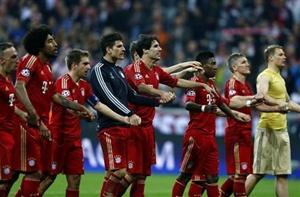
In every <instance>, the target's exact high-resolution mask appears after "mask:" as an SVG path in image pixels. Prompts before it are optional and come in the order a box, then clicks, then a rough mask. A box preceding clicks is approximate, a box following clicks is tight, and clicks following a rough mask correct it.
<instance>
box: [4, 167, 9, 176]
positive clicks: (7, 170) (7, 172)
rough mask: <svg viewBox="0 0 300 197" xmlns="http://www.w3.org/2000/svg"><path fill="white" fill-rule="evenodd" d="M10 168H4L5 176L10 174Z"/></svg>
mask: <svg viewBox="0 0 300 197" xmlns="http://www.w3.org/2000/svg"><path fill="white" fill-rule="evenodd" d="M10 172H11V171H10V168H9V167H8V166H3V174H6V175H8V174H10Z"/></svg>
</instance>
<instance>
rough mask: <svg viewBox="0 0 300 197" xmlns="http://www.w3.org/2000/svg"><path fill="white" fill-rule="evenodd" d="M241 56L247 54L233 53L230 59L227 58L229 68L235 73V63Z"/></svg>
mask: <svg viewBox="0 0 300 197" xmlns="http://www.w3.org/2000/svg"><path fill="white" fill-rule="evenodd" d="M241 57H246V56H245V55H243V54H241V53H232V54H231V55H230V56H229V58H228V60H227V65H228V67H229V70H230V71H231V72H232V73H233V68H232V67H233V65H234V64H235V62H236V60H238V59H240V58H241Z"/></svg>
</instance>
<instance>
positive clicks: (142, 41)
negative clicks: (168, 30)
mask: <svg viewBox="0 0 300 197" xmlns="http://www.w3.org/2000/svg"><path fill="white" fill-rule="evenodd" d="M154 40H156V41H157V42H158V43H159V39H158V38H157V37H156V36H154V35H146V34H141V35H140V37H139V39H138V41H137V47H136V52H137V54H138V55H139V56H140V57H142V56H143V54H144V52H143V49H150V48H151V45H152V42H153V41H154Z"/></svg>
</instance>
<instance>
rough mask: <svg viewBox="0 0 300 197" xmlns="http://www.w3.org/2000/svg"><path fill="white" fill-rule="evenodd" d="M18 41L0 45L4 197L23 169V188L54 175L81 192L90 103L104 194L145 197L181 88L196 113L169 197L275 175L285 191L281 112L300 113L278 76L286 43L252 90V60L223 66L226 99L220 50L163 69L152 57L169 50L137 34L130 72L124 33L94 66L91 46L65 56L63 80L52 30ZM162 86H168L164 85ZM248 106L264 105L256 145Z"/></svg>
mask: <svg viewBox="0 0 300 197" xmlns="http://www.w3.org/2000/svg"><path fill="white" fill-rule="evenodd" d="M23 46H24V48H25V50H26V52H27V54H26V55H24V56H23V57H21V58H20V59H18V53H17V51H16V49H15V47H14V45H13V44H12V43H10V42H2V43H0V95H1V97H0V107H1V111H0V168H1V170H0V197H5V196H8V194H9V192H10V189H11V187H12V185H13V184H14V183H15V182H16V180H17V179H18V177H19V175H20V174H24V176H23V180H22V181H21V185H20V187H19V190H18V191H17V193H16V196H18V197H21V196H24V197H31V196H43V194H44V193H45V192H46V190H47V189H48V188H49V187H50V186H51V184H52V183H53V182H54V181H55V178H56V176H57V175H58V174H59V173H63V174H65V175H66V178H67V188H66V191H65V195H66V196H68V197H73V196H74V197H75V196H79V185H80V177H81V175H82V174H83V173H84V169H83V152H82V147H81V139H80V136H81V133H80V132H81V129H80V119H81V118H84V119H87V120H90V121H92V120H94V119H95V115H94V113H93V112H92V111H91V109H90V108H88V107H86V106H85V104H88V105H90V106H91V107H92V108H94V109H95V110H96V111H97V122H98V133H97V138H98V140H99V142H100V144H101V147H102V151H103V157H104V163H105V170H106V175H105V177H104V180H102V183H101V184H102V186H101V189H100V191H99V195H100V196H101V197H102V196H105V197H118V196H122V195H123V194H124V193H125V192H126V190H127V188H129V186H131V187H130V192H129V193H130V196H133V197H142V196H145V194H144V188H145V181H146V178H147V177H148V176H150V175H151V166H152V165H154V164H155V163H156V155H155V152H156V151H155V133H154V128H153V118H154V115H155V107H156V106H159V105H163V104H166V103H170V102H172V101H173V100H174V99H175V93H174V92H173V89H171V88H174V87H178V88H185V89H186V94H185V108H186V110H188V111H189V116H190V121H189V123H188V126H187V128H186V131H185V134H184V137H183V146H182V160H181V166H180V172H179V175H178V177H177V178H176V180H175V181H174V185H173V188H172V194H171V195H172V196H173V197H180V196H183V193H184V190H185V187H186V185H187V184H188V183H189V182H191V184H190V186H189V190H188V195H189V196H195V197H196V196H197V197H198V196H202V194H203V193H204V192H206V193H207V196H209V197H218V196H220V197H223V196H230V195H232V194H233V195H234V196H250V193H251V191H252V190H253V189H254V187H255V185H256V184H257V183H258V182H259V181H260V180H261V179H262V178H263V177H264V176H265V175H266V174H271V175H275V177H276V179H275V181H276V184H275V193H276V196H279V197H287V196H288V175H289V174H291V152H290V141H289V135H288V132H287V115H286V114H287V113H288V112H290V111H292V112H300V106H299V105H298V104H296V103H295V102H293V101H291V100H290V99H289V95H288V93H287V91H286V87H285V81H284V79H283V78H282V76H281V73H280V71H281V69H282V68H283V67H285V63H286V56H285V53H284V50H283V48H282V47H281V46H279V45H270V46H268V47H267V48H266V49H265V51H264V56H265V63H266V68H265V69H264V70H263V71H262V72H261V73H260V74H259V75H258V76H257V83H256V86H257V88H256V89H257V93H256V94H255V93H253V91H252V90H251V87H250V85H249V84H248V82H247V81H246V77H247V76H248V75H249V74H250V72H251V66H250V64H249V62H248V60H247V57H246V56H245V55H243V54H241V53H233V54H231V55H230V56H229V58H228V60H227V64H228V68H229V69H230V71H231V72H232V77H231V78H230V79H229V80H228V81H227V82H226V85H225V88H224V95H221V94H220V93H219V91H218V90H217V88H216V85H215V81H214V78H215V75H216V73H217V64H216V59H215V56H214V53H213V52H210V51H201V52H198V53H197V56H196V58H195V60H194V61H188V62H183V63H179V64H176V65H174V66H170V67H166V68H162V67H160V66H159V65H158V64H157V63H158V61H159V60H160V58H161V57H160V54H161V51H162V48H161V47H160V42H159V40H158V38H157V37H156V36H154V35H144V34H143V35H140V36H139V38H138V39H137V40H136V41H134V42H132V43H131V45H130V55H131V58H132V64H130V65H128V66H126V67H125V68H124V69H123V68H121V67H120V66H118V65H117V62H119V61H121V60H123V59H124V57H125V47H124V44H123V39H122V36H121V34H119V33H110V34H107V35H104V36H103V37H102V38H101V39H100V50H101V52H102V57H101V59H100V60H99V62H98V63H97V64H96V65H94V66H93V67H92V66H91V65H90V55H89V52H88V51H85V50H82V49H73V50H71V51H70V52H69V53H68V54H67V56H66V57H65V63H66V66H67V67H68V73H66V74H64V75H62V76H61V77H59V78H58V79H57V80H56V81H54V80H53V76H52V70H51V64H50V60H51V59H52V58H54V57H55V56H56V55H57V52H58V45H57V43H56V41H55V38H54V35H53V34H52V31H51V29H49V27H48V26H46V25H41V26H39V27H35V28H33V29H31V30H30V31H28V33H27V34H26V35H25V37H24V38H23ZM15 70H16V81H15V83H14V85H13V82H12V77H11V74H13V73H14V71H15ZM86 79H87V80H86ZM159 84H165V85H167V86H169V87H171V88H170V89H159ZM251 109H256V110H258V111H260V117H259V123H258V126H257V128H256V133H255V139H254V143H253V142H252V137H251V130H252V128H251V127H252V126H251ZM216 116H226V117H227V123H228V124H227V127H226V128H225V140H224V142H225V148H226V164H227V173H228V178H227V179H226V180H225V182H224V183H223V184H222V185H221V186H219V185H218V165H219V160H218V150H217V143H216V139H215V120H216ZM99 182H100V180H99ZM96 187H97V186H96Z"/></svg>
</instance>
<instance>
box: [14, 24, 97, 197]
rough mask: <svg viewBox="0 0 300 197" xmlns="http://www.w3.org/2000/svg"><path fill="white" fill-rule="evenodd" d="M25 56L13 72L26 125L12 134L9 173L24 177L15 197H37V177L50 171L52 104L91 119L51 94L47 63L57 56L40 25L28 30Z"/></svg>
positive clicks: (87, 113) (48, 33)
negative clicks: (50, 116)
mask: <svg viewBox="0 0 300 197" xmlns="http://www.w3.org/2000/svg"><path fill="white" fill-rule="evenodd" d="M23 44H24V48H25V50H26V51H27V54H26V55H25V56H23V57H22V59H21V61H20V63H19V65H18V68H17V81H16V94H17V97H18V99H19V101H21V102H18V103H17V105H18V107H20V109H22V110H26V112H28V124H27V123H26V122H24V121H22V120H20V123H19V124H20V125H19V126H18V127H17V128H16V129H15V130H14V137H15V142H16V143H15V147H14V154H13V156H14V158H13V160H14V163H13V169H14V170H16V171H18V172H22V173H25V176H24V178H23V181H22V183H21V187H20V190H19V191H18V193H17V196H26V197H27V196H34V195H38V187H39V184H40V180H41V173H43V174H46V173H48V172H49V171H50V169H49V167H48V166H50V165H49V164H48V163H49V162H50V158H51V157H49V155H51V153H50V152H49V151H50V149H49V147H50V146H51V141H50V140H51V134H50V131H49V129H48V121H49V111H50V106H51V103H52V101H54V102H56V103H59V104H61V105H63V106H65V107H68V108H70V109H73V110H75V111H82V113H83V115H85V116H87V117H89V118H92V117H93V114H92V113H91V112H90V111H89V110H87V109H86V108H85V107H84V106H82V105H80V104H78V103H76V102H72V101H69V100H67V99H66V98H64V97H63V96H62V95H60V94H57V93H55V92H54V82H53V78H52V71H51V65H50V59H51V58H52V57H55V56H56V54H57V43H56V42H55V39H54V37H53V35H52V32H51V30H50V29H49V28H48V27H47V26H45V25H41V26H39V27H36V28H33V29H32V30H30V31H29V32H28V33H27V34H26V35H25V37H24V42H23Z"/></svg>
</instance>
